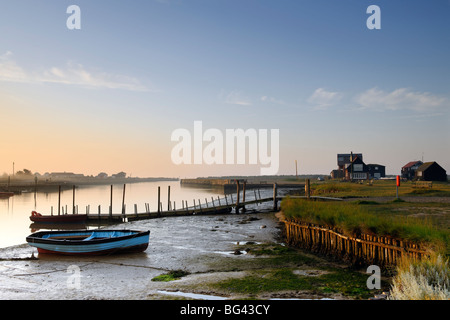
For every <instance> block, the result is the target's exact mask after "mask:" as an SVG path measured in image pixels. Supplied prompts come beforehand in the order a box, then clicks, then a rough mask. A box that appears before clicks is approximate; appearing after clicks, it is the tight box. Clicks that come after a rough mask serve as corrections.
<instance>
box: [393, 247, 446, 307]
mask: <svg viewBox="0 0 450 320" xmlns="http://www.w3.org/2000/svg"><path fill="white" fill-rule="evenodd" d="M449 288H450V268H449V265H448V259H447V260H446V259H444V258H443V257H441V256H439V255H438V256H433V257H431V258H429V259H422V260H421V261H404V262H403V263H402V264H400V265H399V266H397V275H396V276H395V277H394V278H393V279H392V288H391V291H390V296H389V299H391V300H449V299H450V291H449Z"/></svg>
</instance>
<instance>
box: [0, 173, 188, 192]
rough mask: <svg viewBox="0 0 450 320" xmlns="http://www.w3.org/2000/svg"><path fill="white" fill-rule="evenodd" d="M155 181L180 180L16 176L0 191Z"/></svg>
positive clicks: (1, 185)
mask: <svg viewBox="0 0 450 320" xmlns="http://www.w3.org/2000/svg"><path fill="white" fill-rule="evenodd" d="M155 181H179V179H177V178H130V177H128V178H112V177H108V178H97V177H81V178H73V179H37V180H35V179H34V178H32V177H30V178H28V179H26V178H21V179H19V178H16V179H12V180H8V179H1V180H0V191H2V192H13V193H16V194H20V193H22V192H35V191H38V192H42V191H44V192H52V191H58V188H59V186H61V189H62V190H69V189H72V188H73V186H76V187H79V186H102V185H115V184H122V185H123V184H129V183H142V182H155Z"/></svg>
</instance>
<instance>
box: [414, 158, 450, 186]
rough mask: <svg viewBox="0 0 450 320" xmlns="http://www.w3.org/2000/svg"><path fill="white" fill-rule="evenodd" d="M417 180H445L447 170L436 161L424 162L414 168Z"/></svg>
mask: <svg viewBox="0 0 450 320" xmlns="http://www.w3.org/2000/svg"><path fill="white" fill-rule="evenodd" d="M415 177H416V179H417V180H423V181H447V172H446V171H445V170H444V168H442V167H441V166H440V165H439V164H438V163H437V162H435V161H433V162H425V163H424V164H422V165H421V166H420V167H419V168H417V170H416V175H415Z"/></svg>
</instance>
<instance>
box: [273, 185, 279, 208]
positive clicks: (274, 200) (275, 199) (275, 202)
mask: <svg viewBox="0 0 450 320" xmlns="http://www.w3.org/2000/svg"><path fill="white" fill-rule="evenodd" d="M277 191H278V190H277V184H276V183H274V184H273V210H274V211H277V209H278V204H277Z"/></svg>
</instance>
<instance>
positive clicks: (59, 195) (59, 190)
mask: <svg viewBox="0 0 450 320" xmlns="http://www.w3.org/2000/svg"><path fill="white" fill-rule="evenodd" d="M60 214H61V186H59V187H58V216H59V215H60Z"/></svg>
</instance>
